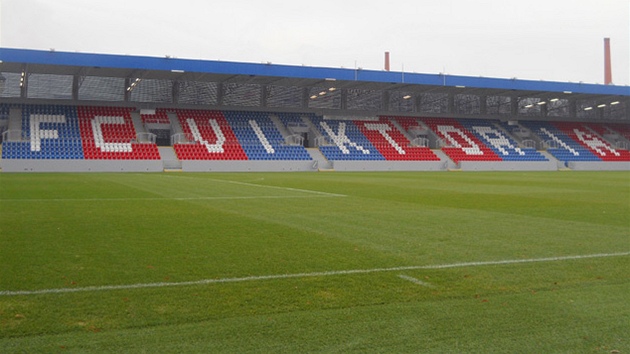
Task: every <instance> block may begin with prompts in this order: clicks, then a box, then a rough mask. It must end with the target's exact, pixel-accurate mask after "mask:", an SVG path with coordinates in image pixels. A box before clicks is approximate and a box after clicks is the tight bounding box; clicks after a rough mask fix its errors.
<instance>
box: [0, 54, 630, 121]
mask: <svg viewBox="0 0 630 354" xmlns="http://www.w3.org/2000/svg"><path fill="white" fill-rule="evenodd" d="M24 71H28V73H29V74H51V75H68V76H73V77H74V76H98V77H115V78H124V79H128V80H129V79H134V78H141V79H143V80H144V79H156V80H171V81H190V82H215V83H232V84H254V85H261V86H267V85H273V86H290V87H335V89H356V90H375V91H380V92H386V91H398V92H403V91H404V92H411V93H418V94H419V93H425V92H430V93H444V94H448V95H462V94H464V95H466V94H468V95H476V96H480V97H481V96H512V97H519V98H522V97H531V98H534V97H535V98H536V99H537V100H539V102H540V101H543V100H546V99H547V100H548V99H551V98H553V97H561V98H566V99H568V97H569V96H568V95H570V98H571V99H572V100H578V99H579V100H591V101H592V102H593V104H597V103H599V102H608V101H621V102H622V103H623V104H624V106H626V107H628V106H630V86H614V85H599V84H586V83H570V82H550V81H534V80H521V79H516V78H512V79H501V78H485V77H470V76H457V75H448V74H442V73H438V74H419V73H407V72H394V71H377V70H364V69H361V68H356V69H348V68H325V67H310V66H292V65H278V64H272V63H242V62H225V61H216V60H191V59H179V58H170V57H164V58H158V57H146V56H128V55H111V54H88V53H70V52H58V51H54V50H50V51H41V50H28V49H12V48H0V73H22V72H24ZM578 109H579V108H578ZM574 111H575V109H574ZM625 111H628V109H625ZM622 115H623V116H624V117H623V118H622V119H627V115H628V113H627V112H624V113H623V114H622Z"/></svg>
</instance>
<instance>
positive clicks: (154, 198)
mask: <svg viewBox="0 0 630 354" xmlns="http://www.w3.org/2000/svg"><path fill="white" fill-rule="evenodd" d="M324 197H332V196H331V195H257V196H240V197H237V196H226V197H172V198H169V197H138V198H46V199H45V198H37V199H35V198H33V199H0V202H117V201H123V202H128V201H144V200H151V201H153V200H180V201H186V200H232V199H234V200H238V199H292V198H324Z"/></svg>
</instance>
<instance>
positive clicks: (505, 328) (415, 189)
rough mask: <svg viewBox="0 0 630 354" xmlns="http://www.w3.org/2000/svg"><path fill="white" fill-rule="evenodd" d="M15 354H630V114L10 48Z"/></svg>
mask: <svg viewBox="0 0 630 354" xmlns="http://www.w3.org/2000/svg"><path fill="white" fill-rule="evenodd" d="M0 99H1V100H0V132H1V133H2V154H1V156H2V158H1V159H0V168H1V172H0V218H1V222H0V261H1V264H2V266H1V268H0V352H3V353H35V352H47V353H58V352H74V353H102V352H125V353H142V352H146V353H182V352H199V353H202V352H203V353H207V352H233V353H244V352H265V353H266V352H269V353H271V352H273V353H280V352H283V353H301V352H325V353H350V352H352V353H367V352H378V353H402V352H405V353H429V352H431V353H464V352H477V353H505V352H520V353H552V352H553V353H590V352H593V353H626V352H630V336H629V335H628V333H630V275H629V274H630V273H629V271H628V270H629V269H630V151H629V148H630V88H629V87H628V86H615V85H600V84H586V83H570V82H555V81H533V80H522V79H503V78H484V77H470V76H457V75H447V74H444V73H440V74H419V73H406V72H401V71H390V70H389V68H387V67H386V69H385V70H365V69H361V68H330V67H312V66H292V65H280V64H272V63H246V62H229V61H218V60H192V59H179V58H172V57H151V56H131V55H114V54H92V53H77V52H63V51H55V50H49V51H47V50H32V49H13V48H0Z"/></svg>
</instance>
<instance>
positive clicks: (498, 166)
mask: <svg viewBox="0 0 630 354" xmlns="http://www.w3.org/2000/svg"><path fill="white" fill-rule="evenodd" d="M0 61H1V62H0V100H1V101H0V132H2V160H1V162H0V167H1V168H2V169H3V171H7V172H20V171H163V170H165V169H182V170H184V171H319V170H333V169H334V170H353V171H355V170H360V171H361V170H448V169H462V170H557V169H565V168H570V169H589V170H598V169H602V170H603V169H606V170H610V169H613V170H630V152H629V151H628V149H629V147H630V87H628V86H614V85H597V84H585V83H562V82H547V81H531V80H519V79H516V78H513V79H498V78H483V77H467V76H453V75H446V74H418V73H406V72H390V71H374V70H363V69H360V68H356V69H344V68H322V67H306V66H289V65H277V64H272V63H237V62H223V61H207V60H188V59H177V58H169V57H164V58H156V57H139V56H123V55H105V54H85V53H67V52H57V51H38V50H24V49H10V48H0Z"/></svg>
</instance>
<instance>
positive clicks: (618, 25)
mask: <svg viewBox="0 0 630 354" xmlns="http://www.w3.org/2000/svg"><path fill="white" fill-rule="evenodd" d="M0 21H1V22H0V46H2V47H8V48H30V49H45V50H48V49H50V48H55V49H56V50H57V51H79V52H92V53H114V54H130V55H150V56H165V55H170V56H173V57H178V58H192V59H209V60H226V61H239V62H272V63H277V64H292V65H307V66H324V67H345V68H354V67H355V65H356V66H357V67H361V68H364V69H375V70H381V69H383V61H384V59H383V58H384V52H385V51H389V52H390V53H391V70H393V71H405V72H418V73H438V72H446V73H448V74H452V75H467V76H484V77H502V78H511V77H517V78H521V79H534V80H547V81H563V82H569V81H570V82H579V81H583V82H589V83H603V80H604V79H603V77H604V69H603V65H604V64H603V63H604V58H603V56H604V55H603V47H604V44H603V38H604V37H610V39H611V44H612V67H613V81H614V83H615V84H617V85H629V84H630V59H629V58H630V1H629V0H518V1H516V0H478V1H473V0H433V1H424V0H398V1H388V0H380V1H379V0H363V1H359V0H317V1H302V0H266V1H256V0H207V1H203V0H179V1H166V0H0Z"/></svg>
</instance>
